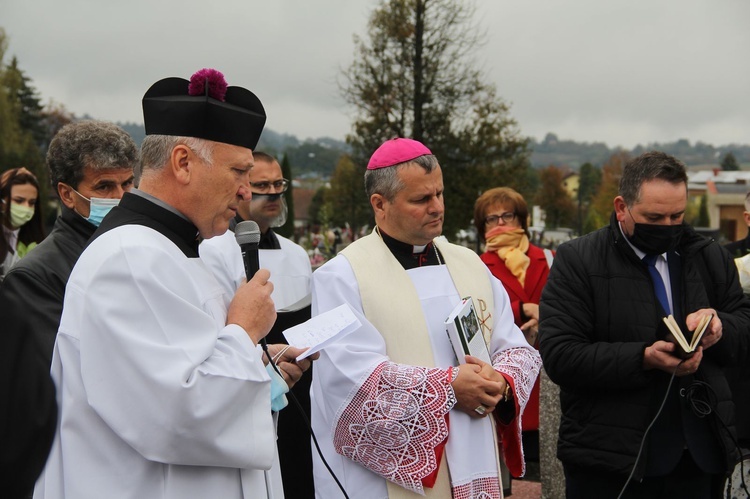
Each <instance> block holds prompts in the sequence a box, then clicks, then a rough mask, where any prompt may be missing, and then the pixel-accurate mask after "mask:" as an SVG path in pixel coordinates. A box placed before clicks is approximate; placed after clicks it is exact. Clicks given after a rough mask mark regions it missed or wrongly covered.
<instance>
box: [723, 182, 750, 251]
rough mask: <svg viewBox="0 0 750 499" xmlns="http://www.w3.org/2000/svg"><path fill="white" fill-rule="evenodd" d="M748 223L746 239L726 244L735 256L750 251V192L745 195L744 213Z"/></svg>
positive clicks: (746, 223)
mask: <svg viewBox="0 0 750 499" xmlns="http://www.w3.org/2000/svg"><path fill="white" fill-rule="evenodd" d="M742 216H743V218H744V219H745V225H747V228H748V231H747V236H745V238H744V239H740V240H739V241H735V242H733V243H729V244H726V245H724V247H725V248H726V249H727V251H729V253H730V254H731V255H732V256H733V257H734V258H739V257H741V256H745V255H747V254H748V253H750V192H748V193H747V194H746V195H745V211H744V213H743V214H742Z"/></svg>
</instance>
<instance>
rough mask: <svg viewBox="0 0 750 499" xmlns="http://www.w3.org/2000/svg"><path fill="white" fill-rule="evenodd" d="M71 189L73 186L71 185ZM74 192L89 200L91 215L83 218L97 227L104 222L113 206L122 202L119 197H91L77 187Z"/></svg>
mask: <svg viewBox="0 0 750 499" xmlns="http://www.w3.org/2000/svg"><path fill="white" fill-rule="evenodd" d="M71 189H73V188H72V187H71ZM73 192H75V193H76V194H78V195H79V196H81V198H83V199H85V200H86V201H88V202H89V216H88V217H83V218H85V219H86V220H87V221H88V222H89V223H91V224H92V225H95V226H96V227H99V225H100V224H101V223H102V220H104V217H106V216H107V213H109V212H110V210H111V209H112V208H114V207H115V206H117V205H118V204H120V200H119V199H110V198H94V197H92V198H91V199H89V198H87V197H86V196H84V195H83V194H81V193H80V192H78V191H77V190H75V189H73Z"/></svg>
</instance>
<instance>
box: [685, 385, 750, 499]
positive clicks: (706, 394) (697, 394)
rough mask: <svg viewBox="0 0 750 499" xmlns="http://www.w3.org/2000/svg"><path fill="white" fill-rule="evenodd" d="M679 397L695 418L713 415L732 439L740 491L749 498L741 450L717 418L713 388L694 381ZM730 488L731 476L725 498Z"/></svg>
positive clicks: (729, 495) (730, 476)
mask: <svg viewBox="0 0 750 499" xmlns="http://www.w3.org/2000/svg"><path fill="white" fill-rule="evenodd" d="M680 395H681V396H683V397H685V400H686V401H687V403H688V406H689V407H690V409H691V410H692V411H693V414H695V415H696V416H697V417H699V418H705V417H706V416H708V415H710V414H712V413H713V415H714V417H716V419H717V420H718V421H719V423H720V424H721V426H722V427H723V428H724V430H725V431H726V433H727V435H729V437H730V438H731V439H732V443H733V444H734V448H735V449H736V450H737V453H738V454H739V455H740V462H739V465H740V483H741V485H742V489H743V490H744V491H745V494H747V497H750V490H748V487H747V484H746V483H745V459H744V456H743V455H742V448H741V447H740V443H739V442H738V441H737V439H736V438H734V435H732V432H731V431H729V427H728V426H727V425H726V423H724V420H723V419H721V417H720V416H719V413H718V412H716V405H717V402H718V400H717V397H716V392H715V391H714V389H713V387H712V386H711V385H709V384H708V383H706V382H704V381H700V380H694V381H693V382H692V383H690V386H688V387H687V388H683V389H681V390H680ZM735 466H736V465H735ZM731 487H732V475H729V480H728V481H727V489H726V491H725V497H726V498H730V497H731Z"/></svg>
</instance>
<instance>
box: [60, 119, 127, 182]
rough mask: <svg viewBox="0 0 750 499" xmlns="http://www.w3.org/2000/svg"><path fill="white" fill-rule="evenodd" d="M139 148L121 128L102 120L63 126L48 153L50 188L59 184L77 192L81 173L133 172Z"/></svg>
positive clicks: (81, 178) (81, 176)
mask: <svg viewBox="0 0 750 499" xmlns="http://www.w3.org/2000/svg"><path fill="white" fill-rule="evenodd" d="M137 166H138V146H137V145H136V144H135V142H134V141H133V139H132V138H131V137H130V135H128V133H127V132H126V131H125V130H123V129H122V128H120V127H118V126H117V125H114V124H112V123H107V122H105V121H93V120H86V121H77V122H74V123H69V124H67V125H65V126H64V127H62V128H61V129H60V130H59V131H58V132H57V134H56V135H55V137H54V138H53V139H52V142H50V145H49V149H48V150H47V168H49V178H50V183H51V184H52V189H53V190H54V191H55V192H57V184H58V183H59V182H62V183H64V184H67V185H69V186H71V187H72V188H74V189H78V184H79V183H80V182H81V180H83V174H84V172H83V170H84V168H86V167H88V168H90V169H92V170H94V171H97V172H100V171H105V170H118V169H122V168H130V169H135V168H137Z"/></svg>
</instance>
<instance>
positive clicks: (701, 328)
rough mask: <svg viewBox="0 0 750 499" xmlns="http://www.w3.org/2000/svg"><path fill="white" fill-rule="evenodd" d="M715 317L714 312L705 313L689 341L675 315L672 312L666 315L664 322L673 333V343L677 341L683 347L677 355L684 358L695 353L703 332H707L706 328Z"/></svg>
mask: <svg viewBox="0 0 750 499" xmlns="http://www.w3.org/2000/svg"><path fill="white" fill-rule="evenodd" d="M713 318H714V314H709V315H704V316H703V318H702V319H701V321H700V322H699V323H698V326H697V327H696V328H695V331H693V337H692V338H691V339H690V341H688V340H687V337H686V336H685V334H684V333H683V332H682V330H681V329H680V326H678V325H677V322H676V321H675V320H674V317H673V316H672V315H671V314H670V315H669V316H668V317H664V319H663V320H664V324H666V325H667V329H669V332H670V333H672V338H671V339H672V340H673V343H677V345H679V346H680V348H681V349H682V351H677V355H679V356H680V357H682V358H687V357H690V356H692V355H693V352H695V349H696V348H698V345H699V344H700V341H701V338H702V337H703V333H705V332H706V329H707V328H708V325H709V324H710V323H711V319H713Z"/></svg>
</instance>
